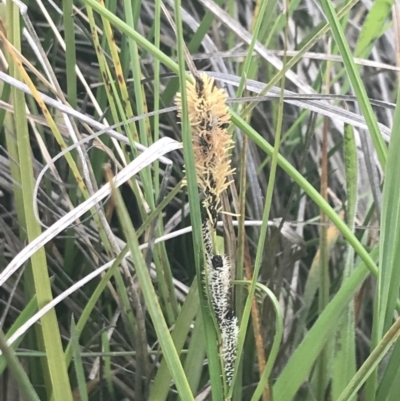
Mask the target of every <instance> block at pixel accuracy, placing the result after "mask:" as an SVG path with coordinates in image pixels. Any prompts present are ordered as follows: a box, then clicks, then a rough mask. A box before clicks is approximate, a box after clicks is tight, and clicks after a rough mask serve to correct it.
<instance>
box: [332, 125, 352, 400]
mask: <svg viewBox="0 0 400 401" xmlns="http://www.w3.org/2000/svg"><path fill="white" fill-rule="evenodd" d="M344 160H345V170H346V189H347V213H346V217H347V224H348V226H349V228H350V229H351V230H352V231H353V232H354V225H355V224H354V223H355V217H356V208H357V187H358V166H357V146H356V141H355V137H354V131H353V128H352V127H351V126H350V125H347V124H346V125H345V132H344ZM353 265H354V249H353V248H352V247H351V246H348V249H347V256H346V265H345V268H344V271H343V276H342V283H344V282H346V280H347V279H348V278H349V277H350V275H351V273H352V271H353V268H354V266H353ZM339 326H340V327H339V331H338V334H337V337H336V346H335V350H336V354H335V357H334V362H333V365H334V366H333V375H332V399H333V400H336V399H337V398H338V396H339V394H340V393H341V392H342V391H343V389H344V388H345V387H346V385H347V384H348V382H349V380H350V378H351V377H353V376H354V374H355V372H356V350H355V322H354V302H350V303H349V305H348V307H347V310H346V311H345V313H344V318H343V320H342V322H341V323H339ZM349 401H354V399H351V400H349Z"/></svg>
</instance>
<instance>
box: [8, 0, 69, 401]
mask: <svg viewBox="0 0 400 401" xmlns="http://www.w3.org/2000/svg"><path fill="white" fill-rule="evenodd" d="M7 16H8V18H7V21H8V24H9V26H10V30H12V32H13V34H12V35H10V36H11V40H12V41H13V45H14V46H15V48H16V49H19V48H20V46H21V38H20V20H19V19H20V15H19V8H18V7H17V6H16V5H15V4H13V3H12V2H11V1H10V2H9V3H8V7H7ZM0 36H1V38H2V41H3V44H4V45H5V47H6V48H7V50H8V51H9V52H10V56H11V57H12V63H15V64H14V65H15V67H13V68H15V69H13V70H12V72H14V74H15V76H16V78H20V74H21V75H23V73H25V71H24V70H23V67H22V63H21V61H20V60H19V58H18V57H15V52H14V50H13V49H12V47H11V45H10V44H9V42H8V41H7V39H6V38H5V36H4V34H3V32H1V31H0ZM10 50H11V51H10ZM10 61H11V59H10ZM25 75H26V73H25ZM11 92H12V100H13V105H14V113H15V114H14V117H17V118H15V133H16V141H17V146H18V156H19V157H18V160H19V168H20V176H21V187H22V200H23V208H24V214H25V221H21V222H20V223H21V224H22V227H25V225H26V233H27V240H28V241H29V242H31V241H32V240H33V239H35V238H36V237H38V236H39V235H40V233H41V229H40V225H39V224H38V223H37V221H36V219H35V216H34V213H33V188H34V177H33V171H32V165H33V161H32V154H31V147H30V142H29V132H28V127H27V118H26V104H25V96H24V94H23V93H22V92H21V91H19V90H17V89H16V88H12V90H11ZM25 275H26V279H27V282H26V284H31V286H30V287H28V293H30V294H32V295H33V294H35V295H36V297H37V304H38V307H39V308H41V307H43V306H44V305H45V304H47V303H48V302H49V301H50V300H51V299H52V292H51V285H50V278H49V275H48V270H47V260H46V254H45V250H44V248H40V249H39V250H38V251H37V252H36V253H35V254H34V255H33V256H32V257H31V264H30V266H29V267H28V269H27V271H26V272H25ZM41 323H42V326H41V328H38V329H37V331H36V333H37V335H38V341H39V347H40V349H42V350H46V353H47V358H46V362H45V363H43V369H44V379H45V382H46V385H48V388H46V389H47V392H48V396H50V394H51V392H52V393H53V394H54V395H55V396H58V397H61V395H62V396H63V397H64V399H65V400H66V401H72V393H71V387H70V384H69V378H68V372H67V369H66V366H65V364H64V363H63V362H62V361H61V363H60V361H59V359H60V358H59V356H60V355H62V352H63V348H62V343H61V337H60V331H59V327H58V324H57V316H56V314H55V311H54V309H52V310H51V311H50V312H49V313H48V314H47V315H46V316H44V317H43V318H42V319H41Z"/></svg>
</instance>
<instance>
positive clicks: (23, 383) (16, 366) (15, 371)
mask: <svg viewBox="0 0 400 401" xmlns="http://www.w3.org/2000/svg"><path fill="white" fill-rule="evenodd" d="M0 351H1V352H2V356H3V358H4V359H5V361H6V363H7V367H8V369H9V370H10V372H11V374H12V375H13V377H14V380H15V382H16V384H17V385H18V389H19V391H20V393H21V395H22V396H23V397H24V401H40V398H39V396H38V395H37V393H36V391H35V389H34V387H33V385H32V383H31V381H30V380H29V377H28V375H27V374H26V372H25V370H24V368H23V366H22V365H21V364H20V362H19V360H18V358H17V356H16V355H15V351H14V350H13V349H12V348H11V347H9V346H8V345H7V338H6V336H5V335H4V333H3V330H2V329H1V328H0Z"/></svg>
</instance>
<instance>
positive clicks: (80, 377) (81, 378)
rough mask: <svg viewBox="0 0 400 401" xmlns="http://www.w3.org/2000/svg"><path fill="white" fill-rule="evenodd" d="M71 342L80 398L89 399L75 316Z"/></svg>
mask: <svg viewBox="0 0 400 401" xmlns="http://www.w3.org/2000/svg"><path fill="white" fill-rule="evenodd" d="M71 344H72V353H73V356H74V370H75V374H76V378H77V381H78V389H79V396H80V400H81V401H89V397H88V393H87V388H86V379H85V371H84V369H83V363H82V356H81V350H80V346H79V334H78V332H77V330H76V324H75V320H74V317H72V320H71Z"/></svg>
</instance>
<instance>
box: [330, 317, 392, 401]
mask: <svg viewBox="0 0 400 401" xmlns="http://www.w3.org/2000/svg"><path fill="white" fill-rule="evenodd" d="M399 337H400V319H397V320H396V322H395V323H394V324H393V326H392V327H391V328H390V329H389V330H388V331H387V333H386V334H385V335H384V337H383V338H382V340H381V341H380V342H379V344H378V345H377V347H376V348H375V349H374V350H373V351H372V352H371V354H370V355H369V356H368V358H367V359H366V361H365V362H364V363H363V364H362V366H361V367H360V369H359V370H358V371H357V373H356V374H355V376H354V377H353V378H352V379H351V381H350V383H349V385H348V386H347V387H346V388H345V389H344V390H343V393H342V394H341V395H340V397H339V398H338V400H337V401H347V400H349V399H351V397H354V396H355V395H356V394H357V391H358V390H359V389H360V388H361V386H362V385H363V384H364V383H365V381H366V380H367V378H368V377H369V375H370V374H371V373H372V372H373V371H374V370H375V369H376V368H377V366H378V364H379V362H380V361H381V360H382V359H383V358H384V356H385V355H386V354H387V352H388V351H389V350H390V348H391V346H392V345H393V344H394V342H395V341H397V340H398V338H399ZM397 397H398V394H397Z"/></svg>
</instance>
